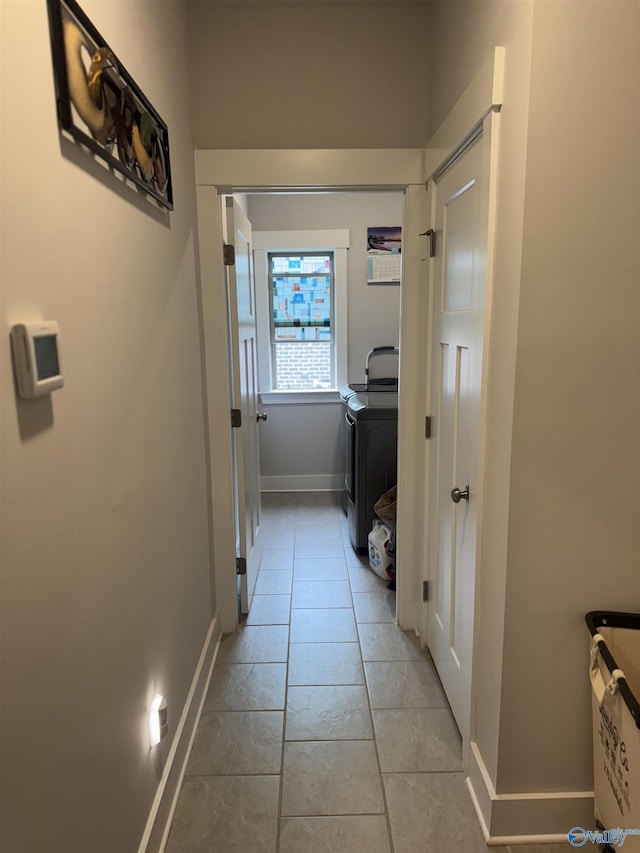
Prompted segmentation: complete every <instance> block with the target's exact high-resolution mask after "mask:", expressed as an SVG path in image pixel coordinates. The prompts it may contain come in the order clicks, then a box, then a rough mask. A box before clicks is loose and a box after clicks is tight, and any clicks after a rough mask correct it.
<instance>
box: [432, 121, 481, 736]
mask: <svg viewBox="0 0 640 853" xmlns="http://www.w3.org/2000/svg"><path fill="white" fill-rule="evenodd" d="M482 172H483V141H482V137H480V138H479V139H478V140H477V141H475V142H474V143H473V145H472V147H471V148H469V149H468V150H467V151H466V152H465V153H464V154H463V155H462V156H461V157H459V158H458V159H457V160H456V161H455V162H454V163H453V165H451V166H450V167H449V168H448V169H447V171H446V172H445V173H444V174H443V175H442V176H441V177H440V178H439V180H438V181H437V183H436V185H435V230H436V255H435V262H434V263H435V286H434V302H433V305H434V308H433V333H432V334H433V337H432V365H433V368H432V369H433V374H432V389H433V397H432V407H431V411H432V413H433V425H432V441H431V495H430V526H429V541H430V554H429V565H430V579H431V580H430V584H431V587H430V593H429V600H430V603H429V628H428V645H429V649H430V652H431V655H432V656H433V659H434V662H435V665H436V667H437V669H438V673H439V675H440V678H441V680H442V684H443V686H444V689H445V692H446V694H447V698H448V699H449V703H450V705H451V709H452V711H453V714H454V716H455V719H456V722H457V724H458V728H459V729H460V733H461V734H462V737H463V742H464V744H465V749H466V747H467V746H468V740H469V726H470V697H471V661H472V652H473V621H474V600H475V598H474V594H475V575H476V526H477V508H478V502H477V498H478V490H479V488H480V486H481V484H480V482H479V450H478V447H479V431H480V400H481V389H482V357H483V325H484V304H485V278H486V272H485V268H486V263H485V261H486V250H487V221H488V220H487V216H488V203H487V193H486V192H485V191H484V190H485V187H483V175H482ZM455 490H457V491H455Z"/></svg>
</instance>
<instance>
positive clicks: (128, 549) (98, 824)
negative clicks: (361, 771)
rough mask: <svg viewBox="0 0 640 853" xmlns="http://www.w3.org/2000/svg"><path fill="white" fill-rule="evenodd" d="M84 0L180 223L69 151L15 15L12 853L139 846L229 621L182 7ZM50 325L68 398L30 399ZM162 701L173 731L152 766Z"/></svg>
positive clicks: (4, 509)
mask: <svg viewBox="0 0 640 853" xmlns="http://www.w3.org/2000/svg"><path fill="white" fill-rule="evenodd" d="M82 5H83V8H84V10H85V11H86V12H87V14H88V15H89V16H90V17H91V18H92V20H93V22H94V23H95V25H96V26H97V28H98V29H99V30H100V31H101V33H102V34H103V35H104V37H105V38H106V39H107V41H108V42H109V43H110V44H111V45H112V47H113V48H114V50H116V52H117V53H118V54H119V56H120V58H121V60H122V61H123V62H124V63H125V65H126V67H127V69H128V70H129V72H130V73H131V74H132V75H133V77H134V78H135V79H136V81H137V82H138V83H139V85H140V86H141V88H142V89H143V91H144V92H145V93H146V94H147V95H148V97H149V98H150V100H151V101H152V103H153V104H154V105H155V107H156V108H157V109H158V111H159V113H160V114H161V115H162V116H163V118H164V119H165V120H166V121H167V122H168V125H169V128H170V132H171V165H172V170H173V179H174V196H175V211H174V212H173V213H171V214H167V213H160V212H159V211H158V210H157V209H156V208H155V207H154V206H152V205H150V204H149V203H148V202H147V201H146V200H145V198H144V197H142V196H140V195H139V194H138V193H137V192H136V191H135V190H134V189H132V188H131V187H126V186H124V185H123V184H122V182H121V181H119V180H118V179H117V178H116V177H114V176H113V175H111V174H109V173H108V172H107V171H106V170H105V169H104V168H103V167H102V166H100V165H97V164H95V163H94V162H93V160H92V159H91V158H90V157H89V156H87V155H86V154H84V153H83V152H81V151H79V150H78V149H76V148H74V147H73V146H72V145H71V144H70V143H67V142H66V141H64V140H61V138H60V136H59V134H58V129H57V122H56V106H55V96H54V85H53V76H52V66H51V54H50V47H49V26H48V20H47V9H46V4H45V3H44V2H38V3H36V2H30V3H26V2H3V3H2V28H1V34H2V50H1V57H2V73H1V75H0V76H1V79H2V122H1V123H2V142H1V145H2V207H3V219H2V278H1V291H0V296H1V299H2V330H3V333H2V337H1V339H0V406H1V413H2V415H1V422H0V436H1V437H0V460H1V462H0V465H1V469H0V481H1V482H2V496H1V504H0V525H1V527H0V539H1V542H2V555H1V560H0V571H1V574H2V585H1V588H2V641H1V642H2V657H1V664H0V666H1V669H0V683H1V684H2V690H1V695H0V702H1V714H0V717H1V727H2V735H1V737H2V748H1V751H2V756H1V758H0V773H1V774H2V780H1V784H2V791H1V794H0V808H1V809H2V816H1V817H0V848H2V850H6V851H11V853H45V851H46V853H49V851H63V850H64V851H65V853H87V851H91V853H116V851H117V853H131V851H134V850H137V849H138V845H139V843H140V839H141V836H142V833H143V829H144V826H145V823H146V820H147V816H148V814H149V811H150V808H151V804H152V802H153V798H154V796H155V793H156V788H157V786H158V781H159V779H160V774H161V772H162V769H163V766H164V764H165V762H166V760H167V755H168V751H169V748H170V746H171V741H172V738H173V735H174V734H175V731H176V727H177V723H178V721H179V719H180V715H181V713H182V709H183V706H184V704H185V700H186V697H187V692H188V690H189V687H190V684H191V680H192V677H193V674H194V671H195V669H196V665H197V663H198V658H199V655H200V652H201V649H202V647H203V642H204V640H205V636H206V634H207V629H208V627H209V624H210V620H211V615H212V589H211V578H210V555H209V550H210V549H209V532H208V522H207V496H206V495H207V493H206V479H205V471H206V456H205V444H204V429H203V406H202V380H201V363H200V331H199V323H198V291H197V280H196V265H195V260H194V258H195V254H194V228H195V215H194V173H193V152H192V142H191V136H190V131H189V127H190V116H189V112H188V88H187V75H186V34H185V22H184V13H183V10H182V7H181V4H180V3H177V2H176V3H174V2H161V3H158V2H155V0H153V2H152V0H149V2H136V3H131V2H128V0H113V2H109V3H104V2H97V0H83V4H82ZM141 34H144V35H143V36H142V35H141ZM168 57H170V60H171V61H167V58H168ZM27 93H28V96H27ZM32 319H54V320H57V321H58V322H59V324H60V329H61V336H62V338H61V344H62V354H63V359H64V362H63V364H64V373H65V387H64V388H63V389H62V390H60V391H56V392H55V393H54V394H53V396H52V397H51V399H50V400H49V399H47V398H45V399H41V400H40V401H35V402H18V401H17V400H16V397H15V394H14V388H13V378H12V369H11V358H10V351H9V337H8V330H9V327H10V326H11V325H12V324H13V323H16V322H21V321H25V320H32ZM156 690H159V691H160V692H162V693H163V694H164V695H165V697H166V698H167V701H168V710H169V721H170V736H169V737H168V738H167V739H166V740H165V741H163V742H162V744H161V746H160V747H158V748H156V750H154V752H150V750H149V737H148V728H147V708H148V705H149V703H150V701H151V699H152V697H153V695H154V692H155V691H156Z"/></svg>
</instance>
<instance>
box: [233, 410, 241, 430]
mask: <svg viewBox="0 0 640 853" xmlns="http://www.w3.org/2000/svg"><path fill="white" fill-rule="evenodd" d="M241 426H242V412H241V411H240V409H231V428H232V429H238V427H241Z"/></svg>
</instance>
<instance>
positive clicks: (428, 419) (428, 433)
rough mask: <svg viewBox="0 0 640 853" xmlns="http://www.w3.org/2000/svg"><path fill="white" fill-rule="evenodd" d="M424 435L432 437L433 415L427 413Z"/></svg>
mask: <svg viewBox="0 0 640 853" xmlns="http://www.w3.org/2000/svg"><path fill="white" fill-rule="evenodd" d="M424 437H425V438H431V416H430V415H427V417H426V418H425V419H424Z"/></svg>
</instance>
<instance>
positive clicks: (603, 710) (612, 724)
mask: <svg viewBox="0 0 640 853" xmlns="http://www.w3.org/2000/svg"><path fill="white" fill-rule="evenodd" d="M586 622H587V625H588V626H589V630H590V632H591V635H592V646H591V666H590V677H591V688H592V689H591V707H592V713H593V777H594V778H593V791H594V800H595V802H594V811H595V818H596V821H598V823H599V824H600V825H601V827H602V829H603V830H605V832H604V835H605V836H606V837H604V838H603V839H602V840H603V841H604V842H605V843H608V844H609V845H610V846H611V847H612V848H615V849H617V848H618V847H620V846H621V841H622V843H623V845H624V851H625V853H638V851H640V705H638V701H637V699H636V696H640V614H634V613H613V612H605V611H593V612H592V613H588V614H587V615H586ZM618 831H619V832H620V833H624V836H622V835H621V836H620V838H619V836H618ZM623 838H624V840H622V839H623Z"/></svg>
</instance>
